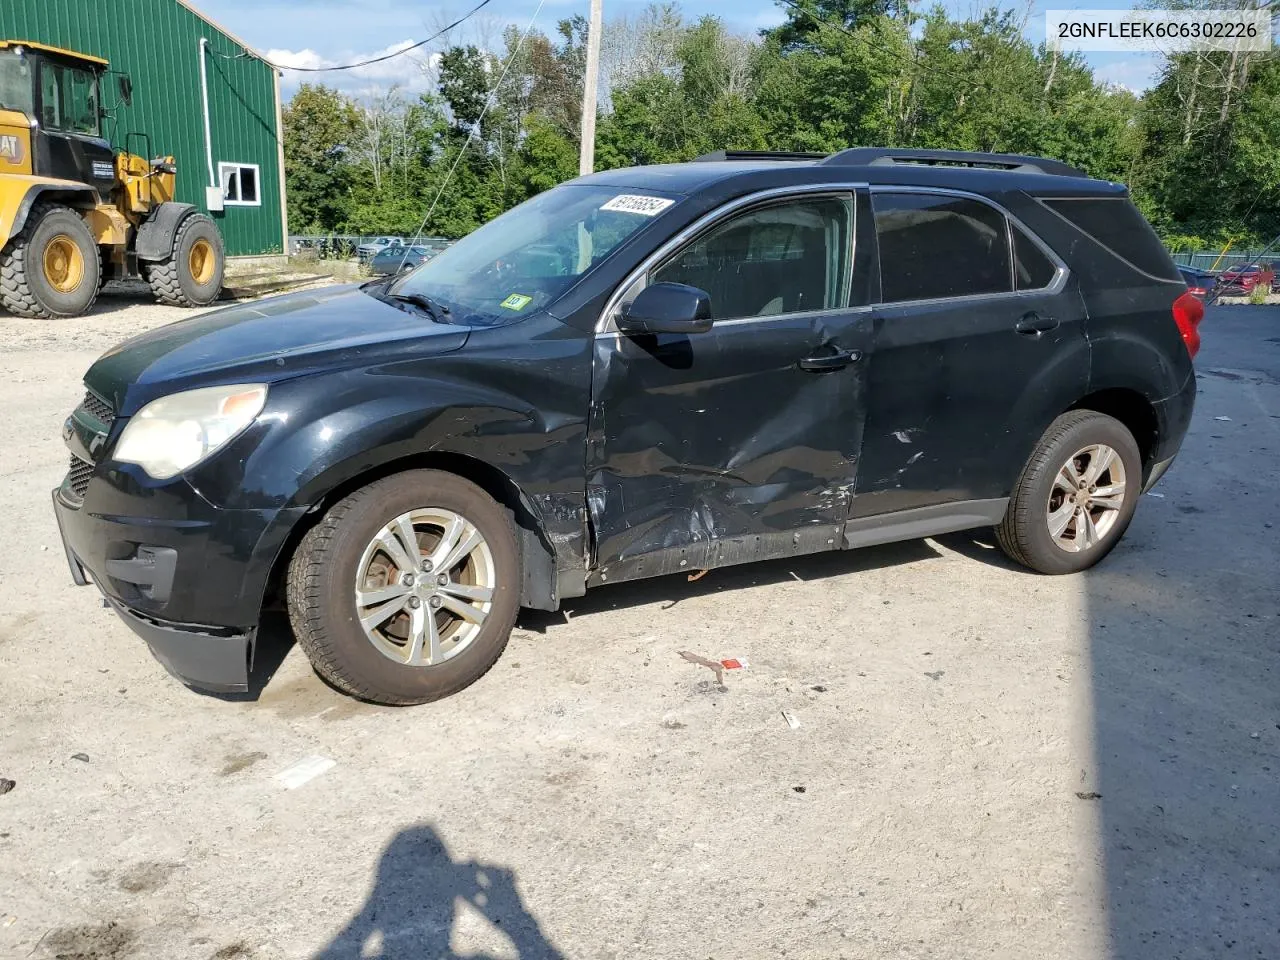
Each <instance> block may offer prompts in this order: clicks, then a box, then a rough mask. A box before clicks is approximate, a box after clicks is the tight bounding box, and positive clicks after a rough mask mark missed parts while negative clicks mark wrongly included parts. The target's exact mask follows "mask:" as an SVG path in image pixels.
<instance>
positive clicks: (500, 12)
mask: <svg viewBox="0 0 1280 960" xmlns="http://www.w3.org/2000/svg"><path fill="white" fill-rule="evenodd" d="M477 2H478V0H454V2H447V3H434V2H422V0H195V3H196V5H197V6H198V7H199V8H200V9H201V10H202V11H203V12H204V13H205V14H207V15H208V16H209V17H211V18H212V19H213V20H215V21H217V22H218V23H220V24H221V25H222V26H223V27H225V28H226V29H227V30H229V31H231V32H232V33H234V34H236V35H237V36H239V37H240V38H241V39H243V40H244V41H245V42H247V43H249V44H251V45H253V46H254V47H256V48H257V49H258V50H259V51H261V52H263V53H265V54H267V55H268V57H269V58H270V59H272V60H273V61H274V62H276V63H280V64H293V65H310V66H327V65H331V64H334V63H348V62H353V61H356V60H360V59H363V58H367V57H370V56H374V55H377V54H380V53H383V52H386V51H389V50H392V49H396V48H397V46H407V45H408V43H409V42H410V41H414V40H422V39H425V38H426V37H428V36H430V35H431V34H433V33H435V32H436V31H437V30H438V29H439V28H440V27H442V26H444V25H445V24H447V23H449V22H451V21H453V20H456V19H458V18H459V17H461V16H462V15H463V14H465V13H466V12H467V11H468V10H470V9H471V8H472V7H474V6H475V4H476V3H477ZM537 5H538V4H537V0H493V2H491V3H490V4H489V6H487V7H485V9H484V10H483V11H482V12H481V14H480V15H479V16H478V17H477V18H476V21H477V22H475V23H474V24H473V25H472V27H473V29H478V30H479V31H481V32H482V33H483V31H485V30H488V31H490V32H491V33H492V34H494V36H495V39H496V36H497V35H498V34H500V33H501V29H502V27H503V26H505V25H506V24H508V23H518V24H519V25H520V26H521V27H523V26H525V25H526V24H527V23H528V22H529V19H530V17H531V16H532V15H533V12H534V10H535V9H536V8H537ZM645 5H646V0H604V7H605V20H606V22H607V21H608V19H609V18H610V17H611V16H616V15H619V14H621V13H638V12H639V11H640V10H642V9H643V8H644V7H645ZM944 5H945V6H946V7H947V8H948V10H950V11H951V13H952V14H953V15H967V14H971V13H975V12H976V11H979V10H981V9H982V8H983V7H985V6H987V5H988V4H986V3H984V2H982V0H947V2H946V3H945V4H944ZM1002 5H1003V6H1010V5H1011V4H1010V3H1009V2H1008V0H1004V3H1003V4H1002ZM1134 5H1135V4H1134V3H1129V2H1123V0H1088V3H1087V4H1078V3H1071V2H1067V0H1039V2H1037V3H1036V6H1035V12H1034V14H1033V16H1032V17H1031V19H1030V21H1029V23H1028V29H1027V34H1028V37H1029V38H1030V39H1031V40H1033V41H1035V42H1039V41H1041V40H1043V39H1044V11H1045V10H1047V9H1050V8H1053V9H1070V8H1073V7H1084V6H1087V7H1089V8H1093V9H1100V8H1114V9H1127V8H1129V7H1132V6H1134ZM1018 6H1019V8H1021V6H1022V5H1021V4H1019V5H1018ZM681 8H682V9H683V10H684V12H685V14H686V16H687V17H689V18H691V19H696V18H697V17H699V16H701V15H702V14H706V13H710V14H714V15H716V16H718V17H720V18H721V19H723V20H724V21H725V22H726V23H727V24H728V25H729V26H730V27H731V28H733V29H735V30H739V31H741V32H754V31H756V30H759V29H760V28H761V27H766V26H771V25H773V24H775V23H778V22H780V21H781V20H782V18H783V8H782V7H781V6H780V5H779V4H777V3H774V2H771V0H684V2H682V3H681ZM920 8H921V9H923V8H924V5H923V4H922V5H921V7H920ZM587 9H588V3H587V0H545V3H544V4H543V7H542V11H541V13H540V14H539V16H538V20H537V27H538V28H539V29H541V30H542V31H543V32H544V33H550V32H551V31H552V30H553V29H554V28H555V24H556V21H557V20H560V19H562V18H564V17H569V16H572V15H573V14H575V13H582V14H584V15H585V14H586V12H587ZM465 39H467V40H474V39H475V36H474V34H470V35H467V36H466V37H465ZM1088 59H1089V61H1090V63H1091V64H1092V65H1093V66H1094V69H1095V72H1096V73H1097V75H1098V77H1099V78H1100V79H1103V80H1107V81H1110V82H1112V83H1117V84H1121V85H1123V86H1126V87H1128V88H1130V89H1132V90H1135V91H1140V90H1142V89H1144V88H1145V87H1147V86H1149V85H1150V84H1151V83H1152V82H1153V79H1154V71H1155V69H1156V67H1157V59H1156V57H1155V56H1154V55H1153V54H1136V53H1110V54H1107V53H1097V54H1090V55H1089V56H1088ZM299 77H300V75H299V74H297V73H293V72H290V73H288V74H286V77H285V93H286V96H287V95H288V94H289V93H290V92H291V91H292V89H294V88H296V86H297V83H298V82H299ZM310 78H313V79H317V80H321V81H323V82H326V83H330V84H336V85H339V86H342V87H343V88H344V89H347V90H350V91H352V92H359V91H363V90H368V89H370V88H373V87H377V86H389V85H391V84H393V83H398V84H401V85H402V86H405V87H407V88H409V89H414V88H417V87H419V86H420V85H421V84H422V82H423V81H422V79H421V68H420V61H418V62H415V61H414V60H413V59H412V58H411V57H398V58H396V59H394V60H391V61H388V62H386V63H384V64H379V65H377V66H374V67H370V68H366V69H363V70H361V71H358V72H357V71H350V72H347V73H319V74H312V75H311V77H310Z"/></svg>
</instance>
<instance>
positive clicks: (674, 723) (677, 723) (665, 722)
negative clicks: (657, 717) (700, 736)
mask: <svg viewBox="0 0 1280 960" xmlns="http://www.w3.org/2000/svg"><path fill="white" fill-rule="evenodd" d="M662 726H663V727H665V728H666V729H667V730H683V729H684V728H685V726H686V724H685V723H684V721H683V720H681V719H680V718H679V717H677V716H676V715H675V714H674V713H668V714H666V715H664V716H663V718H662Z"/></svg>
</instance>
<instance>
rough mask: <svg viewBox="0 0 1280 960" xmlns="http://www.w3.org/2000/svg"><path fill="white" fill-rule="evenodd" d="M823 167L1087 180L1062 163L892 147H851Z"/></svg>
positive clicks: (1008, 154)
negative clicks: (917, 168)
mask: <svg viewBox="0 0 1280 960" xmlns="http://www.w3.org/2000/svg"><path fill="white" fill-rule="evenodd" d="M823 162H824V163H827V164H831V165H833V166H842V167H887V166H894V165H896V164H900V163H901V164H923V165H925V166H949V167H976V168H979V169H988V170H1008V171H1011V172H1016V173H1047V174H1049V175H1051V176H1055V177H1088V174H1087V173H1085V172H1084V171H1083V170H1077V169H1076V168H1075V167H1072V166H1068V165H1067V164H1065V163H1063V162H1062V161H1060V160H1049V159H1047V158H1046V157H1027V156H1023V155H1022V154H1017V153H969V152H966V151H963V150H914V149H893V148H891V147H852V148H850V149H848V150H841V151H840V152H839V153H833V154H831V156H829V157H827V158H826V159H825V160H824V161H823Z"/></svg>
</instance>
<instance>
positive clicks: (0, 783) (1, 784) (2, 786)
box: [0, 777, 18, 797]
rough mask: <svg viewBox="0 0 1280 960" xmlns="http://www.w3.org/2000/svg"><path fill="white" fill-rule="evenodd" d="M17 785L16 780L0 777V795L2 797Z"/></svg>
mask: <svg viewBox="0 0 1280 960" xmlns="http://www.w3.org/2000/svg"><path fill="white" fill-rule="evenodd" d="M17 785H18V784H17V782H16V781H14V780H6V779H4V778H3V777H0V797H3V796H4V795H5V794H6V793H8V792H9V791H10V790H12V789H13V788H14V787H16V786H17Z"/></svg>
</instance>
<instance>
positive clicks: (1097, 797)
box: [1076, 790, 1102, 800]
mask: <svg viewBox="0 0 1280 960" xmlns="http://www.w3.org/2000/svg"><path fill="white" fill-rule="evenodd" d="M1076 797H1077V798H1079V799H1081V800H1101V799H1102V794H1100V793H1095V792H1093V791H1092V790H1090V791H1089V792H1088V793H1085V792H1083V791H1080V790H1077V791H1076Z"/></svg>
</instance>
